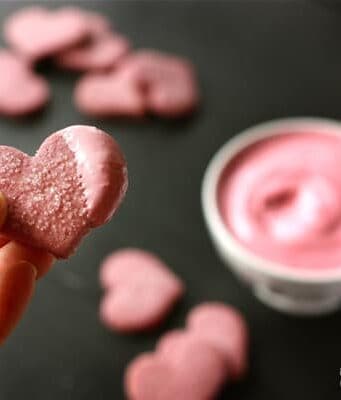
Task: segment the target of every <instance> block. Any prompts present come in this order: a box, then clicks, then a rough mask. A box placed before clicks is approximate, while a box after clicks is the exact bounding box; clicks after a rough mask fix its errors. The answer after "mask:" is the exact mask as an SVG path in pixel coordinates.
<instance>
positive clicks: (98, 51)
mask: <svg viewBox="0 0 341 400" xmlns="http://www.w3.org/2000/svg"><path fill="white" fill-rule="evenodd" d="M129 49H130V43H129V42H128V40H127V39H126V38H125V37H123V36H121V35H118V34H112V33H106V34H101V35H96V36H95V37H94V38H93V39H92V40H89V41H87V42H85V43H84V44H82V45H79V46H77V47H74V48H71V49H68V50H65V51H64V52H62V53H61V54H59V55H58V56H56V58H55V62H56V64H57V65H58V66H59V67H62V68H66V69H71V70H76V71H90V70H92V71H96V70H103V69H108V68H113V67H115V66H116V65H117V64H118V63H119V62H120V61H121V60H122V58H123V57H125V56H126V55H127V54H128V52H129Z"/></svg>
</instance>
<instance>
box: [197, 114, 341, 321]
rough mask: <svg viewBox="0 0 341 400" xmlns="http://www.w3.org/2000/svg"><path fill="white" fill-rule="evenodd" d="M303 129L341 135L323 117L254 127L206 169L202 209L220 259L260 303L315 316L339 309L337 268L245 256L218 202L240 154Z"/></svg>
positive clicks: (340, 126)
mask: <svg viewBox="0 0 341 400" xmlns="http://www.w3.org/2000/svg"><path fill="white" fill-rule="evenodd" d="M307 130H308V131H309V132H314V131H316V132H318V133H321V132H322V133H323V132H325V133H326V134H336V135H341V123H340V122H338V121H333V120H329V119H321V118H287V119H281V120H276V121H270V122H266V123H263V124H260V125H257V126H255V127H252V128H250V129H247V130H246V131H244V132H242V133H240V134H239V135H237V136H236V137H234V138H233V139H231V140H229V141H228V142H227V143H226V144H225V145H224V146H223V147H222V148H221V149H220V150H219V151H218V152H217V153H216V154H215V156H214V157H213V159H212V160H211V162H210V163H209V165H208V167H207V170H206V172H205V175H204V179H203V184H202V207H203V213H204V218H205V221H206V224H207V227H208V231H209V233H210V235H211V238H212V241H213V243H214V245H215V247H216V249H217V251H218V254H219V255H220V257H221V258H222V260H223V261H224V262H225V263H226V265H227V266H228V267H230V268H231V269H232V270H233V271H234V272H235V273H236V274H237V275H238V277H240V278H241V279H242V280H243V281H244V282H247V283H248V284H249V285H250V286H251V287H252V290H253V291H254V293H255V295H256V296H257V297H258V298H259V299H260V300H261V301H263V302H264V303H266V304H268V305H269V306H271V307H273V308H275V309H277V310H280V311H283V312H287V313H292V314H298V315H318V314H323V313H327V312H331V311H334V310H336V309H337V308H338V307H339V306H340V304H341V263H340V268H329V269H328V268H327V269H325V270H323V269H321V270H319V271H316V270H307V269H306V270H304V271H303V272H302V271H301V270H298V269H295V268H294V267H288V266H286V265H283V264H279V263H275V262H272V261H269V260H267V259H265V258H262V257H260V256H258V255H256V254H254V253H253V252H251V251H249V250H248V249H247V248H246V247H245V246H243V245H242V244H241V243H240V242H239V241H238V240H237V239H235V238H234V236H233V235H232V234H231V233H230V232H229V230H228V228H227V227H226V225H225V224H224V221H223V220H222V218H221V215H220V211H219V209H218V201H217V192H218V190H217V189H218V183H219V180H220V177H221V174H222V172H223V170H224V168H225V167H226V165H227V164H228V162H229V161H231V159H232V158H234V157H235V156H236V155H237V154H238V153H239V152H240V151H241V150H243V149H245V148H246V147H248V146H250V145H251V144H253V143H255V142H257V141H259V140H262V139H264V138H266V137H270V136H273V135H278V134H281V133H288V132H291V131H294V132H295V133H300V132H307ZM340 173H341V171H340Z"/></svg>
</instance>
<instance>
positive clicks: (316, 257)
mask: <svg viewBox="0 0 341 400" xmlns="http://www.w3.org/2000/svg"><path fill="white" fill-rule="evenodd" d="M337 133H338V134H335V132H325V131H323V132H319V131H316V129H315V130H314V129H313V130H311V131H309V129H308V130H307V131H306V132H303V133H302V132H300V133H297V132H284V133H283V134H282V135H275V136H273V137H271V138H268V139H264V140H261V141H259V142H258V143H256V144H253V145H251V146H249V147H248V148H247V149H246V150H244V151H242V152H241V153H240V154H239V155H238V156H236V157H235V159H234V160H233V161H232V162H230V163H229V164H228V166H227V167H226V169H225V171H224V173H223V174H222V176H221V179H220V184H219V189H218V203H219V208H220V212H221V215H222V217H223V220H224V222H225V223H226V225H227V227H228V228H229V230H230V232H231V233H232V234H233V235H234V236H235V238H237V239H238V240H239V241H240V242H241V243H242V244H244V245H245V246H246V247H247V248H248V249H249V250H251V251H252V252H254V253H256V254H258V255H260V256H262V257H264V258H267V259H269V260H272V261H276V262H279V263H282V264H285V265H287V266H291V267H296V268H310V269H320V268H333V267H339V266H340V265H341V173H340V171H341V135H340V133H341V131H340V132H337Z"/></svg>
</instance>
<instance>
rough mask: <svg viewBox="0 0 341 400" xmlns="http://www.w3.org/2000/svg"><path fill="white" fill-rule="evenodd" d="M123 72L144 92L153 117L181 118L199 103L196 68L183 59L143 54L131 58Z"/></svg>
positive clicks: (155, 53) (159, 54)
mask: <svg viewBox="0 0 341 400" xmlns="http://www.w3.org/2000/svg"><path fill="white" fill-rule="evenodd" d="M122 69H123V70H124V73H125V74H126V76H130V78H131V79H132V80H133V81H135V82H136V84H137V85H138V87H139V88H140V90H141V91H142V92H143V94H144V97H145V102H146V108H147V109H148V111H149V112H151V113H153V114H156V115H159V116H163V117H180V116H183V115H185V114H189V113H191V112H192V111H193V110H194V109H195V108H196V106H197V105H198V103H199V90H198V87H197V81H196V77H195V73H194V69H193V66H192V65H191V64H190V62H189V61H187V60H185V59H183V58H180V57H176V56H173V55H169V54H165V53H161V52H157V51H154V50H140V51H138V52H136V53H133V54H131V55H130V57H128V58H127V60H126V62H125V63H124V64H123V65H122Z"/></svg>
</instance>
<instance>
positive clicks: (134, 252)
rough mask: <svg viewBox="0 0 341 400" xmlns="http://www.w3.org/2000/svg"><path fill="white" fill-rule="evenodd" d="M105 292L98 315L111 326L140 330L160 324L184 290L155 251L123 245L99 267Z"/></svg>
mask: <svg viewBox="0 0 341 400" xmlns="http://www.w3.org/2000/svg"><path fill="white" fill-rule="evenodd" d="M100 281H101V283H102V286H103V287H104V288H105V289H106V294H105V296H104V298H103V300H102V303H101V306H100V317H101V319H102V321H103V322H104V323H105V324H106V325H107V326H108V327H110V328H111V329H114V330H117V331H121V332H134V331H143V330H147V329H150V328H153V327H155V326H157V325H158V324H160V323H161V322H162V321H163V320H164V318H165V317H166V315H168V313H169V312H170V310H171V309H172V308H173V306H174V305H175V303H176V302H177V301H178V300H179V299H180V297H181V296H182V295H183V292H184V285H183V283H182V282H181V280H180V279H179V278H178V277H177V276H176V275H175V274H174V273H173V272H172V271H170V270H169V268H168V267H167V266H166V265H165V264H164V263H163V262H162V261H161V260H160V259H159V258H158V257H156V256H155V255H154V254H151V253H149V252H146V251H143V250H138V249H124V250H119V251H116V252H114V253H113V254H112V255H111V256H109V257H107V258H106V259H105V261H104V263H103V264H102V267H101V270H100Z"/></svg>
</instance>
